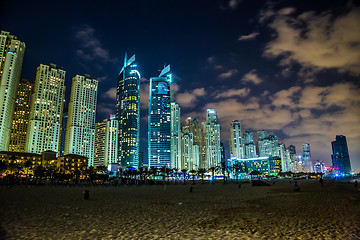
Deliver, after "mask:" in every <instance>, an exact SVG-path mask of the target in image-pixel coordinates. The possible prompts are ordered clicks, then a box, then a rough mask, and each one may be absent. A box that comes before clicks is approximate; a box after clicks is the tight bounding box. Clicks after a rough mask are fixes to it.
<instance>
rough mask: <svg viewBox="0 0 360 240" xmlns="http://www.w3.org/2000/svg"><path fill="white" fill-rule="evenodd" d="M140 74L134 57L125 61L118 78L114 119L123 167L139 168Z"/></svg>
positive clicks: (119, 156) (119, 155)
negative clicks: (116, 122) (116, 123)
mask: <svg viewBox="0 0 360 240" xmlns="http://www.w3.org/2000/svg"><path fill="white" fill-rule="evenodd" d="M140 79H141V76H140V73H139V71H138V70H137V65H136V62H135V55H133V56H132V57H131V58H130V59H127V56H126V54H125V59H124V66H123V67H122V68H121V71H120V73H119V77H118V85H117V92H116V119H117V120H118V122H119V135H118V136H119V141H118V144H119V147H118V150H119V152H118V158H119V162H121V165H122V166H123V167H131V168H138V166H139V130H140Z"/></svg>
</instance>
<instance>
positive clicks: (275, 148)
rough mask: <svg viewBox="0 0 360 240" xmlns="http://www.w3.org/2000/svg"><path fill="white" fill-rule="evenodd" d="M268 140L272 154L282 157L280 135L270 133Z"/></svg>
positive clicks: (272, 155)
mask: <svg viewBox="0 0 360 240" xmlns="http://www.w3.org/2000/svg"><path fill="white" fill-rule="evenodd" d="M268 140H269V144H270V149H269V154H270V156H271V157H280V152H279V141H278V137H277V136H276V135H269V136H268Z"/></svg>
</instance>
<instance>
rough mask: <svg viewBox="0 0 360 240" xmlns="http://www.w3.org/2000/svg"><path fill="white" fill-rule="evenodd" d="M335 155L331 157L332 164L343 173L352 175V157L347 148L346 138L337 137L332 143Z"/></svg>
mask: <svg viewBox="0 0 360 240" xmlns="http://www.w3.org/2000/svg"><path fill="white" fill-rule="evenodd" d="M331 146H332V151H333V154H332V155H331V158H332V164H333V166H334V167H336V168H339V171H340V172H341V173H345V174H349V173H351V165H350V156H349V150H348V147H347V142H346V137H345V136H343V135H336V138H335V141H333V142H331Z"/></svg>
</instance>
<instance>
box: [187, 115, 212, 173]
mask: <svg viewBox="0 0 360 240" xmlns="http://www.w3.org/2000/svg"><path fill="white" fill-rule="evenodd" d="M186 130H189V131H190V132H191V133H192V134H193V137H194V145H197V146H198V147H199V166H198V167H199V168H204V167H205V165H204V163H205V154H206V151H205V143H204V141H205V137H203V131H202V129H201V126H200V125H199V122H198V120H197V119H196V118H193V117H188V118H187V119H186V120H185V125H184V126H183V128H182V131H183V132H185V131H186Z"/></svg>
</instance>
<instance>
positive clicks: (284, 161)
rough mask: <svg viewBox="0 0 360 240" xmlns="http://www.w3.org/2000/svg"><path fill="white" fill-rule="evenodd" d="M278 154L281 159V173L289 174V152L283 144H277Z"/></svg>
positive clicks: (290, 169) (290, 168)
mask: <svg viewBox="0 0 360 240" xmlns="http://www.w3.org/2000/svg"><path fill="white" fill-rule="evenodd" d="M279 154H280V158H281V171H282V172H291V171H292V167H291V159H290V151H289V150H288V149H286V147H285V144H284V143H279Z"/></svg>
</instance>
